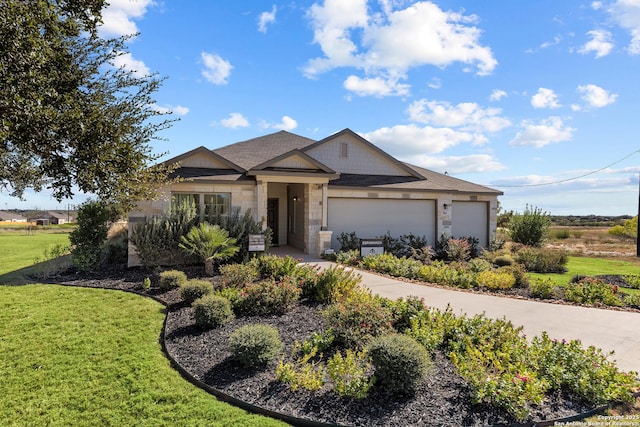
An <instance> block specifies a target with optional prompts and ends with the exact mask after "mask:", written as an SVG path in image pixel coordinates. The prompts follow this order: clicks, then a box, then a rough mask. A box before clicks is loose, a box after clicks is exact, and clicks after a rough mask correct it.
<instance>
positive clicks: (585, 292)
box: [564, 277, 623, 307]
mask: <svg viewBox="0 0 640 427" xmlns="http://www.w3.org/2000/svg"><path fill="white" fill-rule="evenodd" d="M564 297H565V298H566V299H567V300H568V301H572V302H577V303H580V304H589V305H593V304H604V305H610V306H615V307H619V306H621V305H623V304H622V300H621V299H620V296H619V295H618V294H617V286H616V285H613V286H612V285H610V284H608V283H606V282H604V281H602V280H599V279H593V278H590V277H584V278H579V279H578V280H577V281H575V282H574V281H571V282H569V283H568V284H567V285H566V286H565V288H564Z"/></svg>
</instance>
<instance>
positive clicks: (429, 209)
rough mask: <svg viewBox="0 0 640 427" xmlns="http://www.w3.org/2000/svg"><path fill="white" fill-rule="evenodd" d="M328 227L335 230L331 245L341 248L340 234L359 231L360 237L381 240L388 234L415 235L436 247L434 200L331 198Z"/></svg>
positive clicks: (396, 235) (394, 235) (395, 235)
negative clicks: (381, 237) (422, 237)
mask: <svg viewBox="0 0 640 427" xmlns="http://www.w3.org/2000/svg"><path fill="white" fill-rule="evenodd" d="M327 219H328V224H327V225H328V226H329V230H332V231H333V236H332V242H331V246H332V247H333V248H334V249H335V250H336V251H337V250H339V249H340V243H339V242H338V239H337V238H338V236H339V235H340V233H343V232H344V233H351V232H352V231H355V232H356V235H357V236H358V237H361V238H370V237H379V236H382V235H384V234H386V233H387V231H389V232H390V233H391V236H393V237H398V236H401V235H403V234H409V233H413V234H414V235H417V236H427V241H428V243H429V244H430V245H433V244H435V238H436V236H435V228H436V203H435V200H404V199H403V200H398V199H341V198H333V197H330V198H329V206H328V218H327Z"/></svg>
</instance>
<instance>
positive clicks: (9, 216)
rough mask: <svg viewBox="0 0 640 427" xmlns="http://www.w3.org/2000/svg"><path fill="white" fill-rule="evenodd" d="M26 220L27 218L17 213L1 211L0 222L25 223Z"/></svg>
mask: <svg viewBox="0 0 640 427" xmlns="http://www.w3.org/2000/svg"><path fill="white" fill-rule="evenodd" d="M26 219H27V218H25V217H23V216H22V215H20V214H17V213H13V212H6V211H0V221H11V220H14V221H15V220H18V221H23V220H26Z"/></svg>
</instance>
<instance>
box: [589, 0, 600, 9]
mask: <svg viewBox="0 0 640 427" xmlns="http://www.w3.org/2000/svg"><path fill="white" fill-rule="evenodd" d="M601 8H602V2H601V1H593V2H591V9H593V10H600V9H601Z"/></svg>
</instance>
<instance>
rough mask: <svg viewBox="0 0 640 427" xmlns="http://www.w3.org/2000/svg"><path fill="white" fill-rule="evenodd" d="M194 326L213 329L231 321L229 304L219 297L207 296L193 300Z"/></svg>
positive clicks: (232, 316)
mask: <svg viewBox="0 0 640 427" xmlns="http://www.w3.org/2000/svg"><path fill="white" fill-rule="evenodd" d="M192 307H193V317H194V319H195V322H196V326H198V327H200V328H203V329H213V328H217V327H218V326H222V325H224V324H225V323H228V322H230V321H232V320H233V318H234V315H233V311H231V303H230V302H229V300H228V299H226V298H224V297H221V296H219V295H214V294H208V295H205V296H203V297H202V298H199V299H197V300H195V301H194V302H193V304H192Z"/></svg>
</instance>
